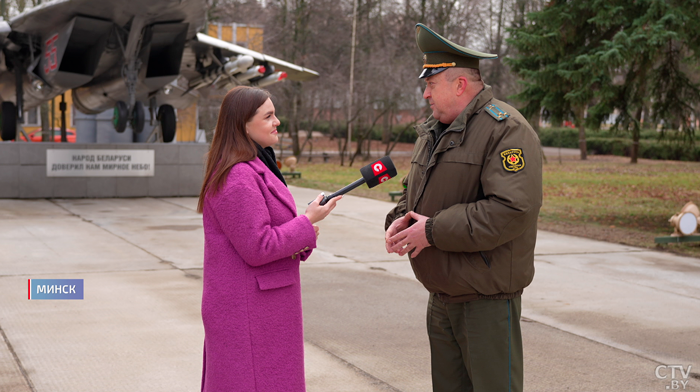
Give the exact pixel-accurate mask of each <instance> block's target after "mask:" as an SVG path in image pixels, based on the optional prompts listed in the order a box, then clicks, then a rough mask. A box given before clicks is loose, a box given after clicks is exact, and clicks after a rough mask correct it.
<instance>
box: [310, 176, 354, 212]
mask: <svg viewBox="0 0 700 392" xmlns="http://www.w3.org/2000/svg"><path fill="white" fill-rule="evenodd" d="M365 182H366V181H365V179H364V178H360V179H359V180H357V181H355V182H353V183H352V184H350V185H346V186H344V187H343V188H342V189H341V190H339V191H337V192H335V193H332V194H330V195H328V196H326V197H324V198H323V200H321V202H320V203H319V204H320V205H322V206H323V205H326V203H328V202H329V201H330V200H331V199H332V198H334V197H338V196H340V195H344V194H346V193H348V192H350V191H351V190H353V189H355V188H357V187H358V186H360V185H362V184H364V183H365Z"/></svg>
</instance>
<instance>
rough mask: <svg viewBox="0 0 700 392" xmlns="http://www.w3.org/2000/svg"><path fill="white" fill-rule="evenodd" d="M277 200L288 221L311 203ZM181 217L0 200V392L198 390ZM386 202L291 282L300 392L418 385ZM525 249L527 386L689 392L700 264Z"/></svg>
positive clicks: (412, 323)
mask: <svg viewBox="0 0 700 392" xmlns="http://www.w3.org/2000/svg"><path fill="white" fill-rule="evenodd" d="M326 191H332V190H326ZM292 192H293V193H294V196H295V199H296V200H297V206H298V208H299V210H300V211H303V209H304V207H305V206H306V203H307V202H308V201H310V200H312V199H313V198H314V197H315V196H316V194H317V193H318V191H314V190H309V189H302V188H295V187H292ZM195 206H196V199H195V198H162V199H153V198H144V199H72V200H0V249H2V252H0V332H1V333H0V392H4V391H12V392H26V391H39V392H62V391H66V392H68V391H70V392H82V391H85V392H95V391H109V392H120V391H124V392H135V391H144V392H145V391H148V392H157V391H164V392H166V391H167V392H177V391H183V392H184V391H196V390H198V388H199V383H200V375H201V356H202V339H203V329H202V326H201V318H200V313H199V305H200V299H201V289H202V287H201V284H202V283H201V273H202V270H201V268H202V244H203V234H202V220H201V215H198V214H197V213H196V212H195V211H194V209H195ZM391 206H392V204H391V203H386V202H380V201H374V200H368V199H363V198H357V197H352V196H346V198H345V199H344V200H343V201H342V203H341V204H339V207H338V208H337V209H336V210H335V211H334V213H333V214H332V215H331V216H330V217H329V218H328V219H326V220H325V221H323V222H321V224H320V226H321V237H320V238H319V249H317V250H316V251H315V252H314V254H313V256H312V257H311V258H310V259H309V260H308V261H307V262H306V263H304V264H303V265H302V270H301V272H302V281H303V282H302V284H303V296H304V298H303V300H304V317H305V339H306V341H305V349H306V362H307V367H306V368H307V384H308V390H309V392H326V391H333V392H335V391H348V392H355V391H358V392H364V391H368V392H371V391H406V392H408V391H429V390H430V385H431V384H430V374H429V365H428V364H429V351H428V342H427V337H426V333H425V321H424V317H425V306H426V301H427V293H426V291H425V289H423V287H422V286H421V285H420V284H419V283H418V282H417V281H416V280H415V278H414V277H413V273H412V272H411V269H410V265H409V263H408V262H407V261H406V259H404V258H400V257H398V256H395V255H388V254H387V253H386V252H385V250H384V246H383V221H384V214H385V213H386V211H388V210H389V209H390V208H391ZM536 254H537V255H536V268H537V272H536V276H535V281H534V282H533V284H532V285H531V286H530V287H529V288H528V289H526V291H525V295H524V297H523V317H524V319H523V337H524V345H525V356H526V358H525V361H526V375H525V386H526V390H528V391H664V390H670V389H672V387H673V386H674V385H676V386H678V388H677V389H679V390H682V387H681V385H683V384H681V382H686V383H687V386H686V388H685V389H686V390H697V389H699V388H700V380H699V379H698V378H697V377H698V373H700V333H698V332H699V331H700V260H698V259H693V258H685V257H678V256H673V255H670V254H666V253H659V252H654V251H648V250H643V249H637V248H632V247H628V246H623V245H616V244H609V243H604V242H598V241H592V240H586V239H581V238H576V237H570V236H564V235H559V234H553V233H547V232H540V233H539V238H538V245H537V249H536ZM28 278H32V279H40V278H76V279H84V282H85V299H84V300H82V301H28V300H27V298H26V295H27V279H28ZM660 365H661V366H665V365H680V366H682V367H683V369H684V371H685V370H687V369H688V366H691V367H692V368H691V373H692V374H691V375H690V376H689V378H688V379H683V377H682V375H681V374H680V371H679V370H676V374H675V376H676V379H675V380H672V379H671V370H670V368H666V367H662V368H659V375H660V376H665V377H666V378H665V379H658V378H657V376H656V374H655V373H656V369H657V367H658V366H660ZM674 381H675V382H677V383H676V384H673V382H674ZM667 387H668V388H667Z"/></svg>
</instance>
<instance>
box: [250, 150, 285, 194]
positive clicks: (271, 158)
mask: <svg viewBox="0 0 700 392" xmlns="http://www.w3.org/2000/svg"><path fill="white" fill-rule="evenodd" d="M254 143H255V142H254ZM255 147H257V149H258V158H260V160H261V161H263V163H264V164H265V166H267V168H268V169H270V171H271V172H272V174H274V175H275V176H276V177H277V178H279V179H280V181H282V183H283V184H284V186H287V182H286V181H285V180H284V177H283V176H282V173H280V169H279V168H278V167H277V158H275V150H273V149H272V147H265V148H262V147H261V146H260V145H259V144H258V143H255Z"/></svg>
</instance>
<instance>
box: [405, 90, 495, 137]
mask: <svg viewBox="0 0 700 392" xmlns="http://www.w3.org/2000/svg"><path fill="white" fill-rule="evenodd" d="M492 99H493V90H492V89H491V86H489V85H488V84H484V89H483V90H481V91H480V92H479V94H477V95H476V97H474V99H472V100H471V102H469V104H468V105H467V106H466V107H465V108H464V110H462V112H461V113H460V114H459V115H458V116H457V118H455V120H454V121H452V124H450V126H449V127H447V129H446V130H445V132H451V131H457V132H461V131H463V130H464V129H466V125H467V123H468V122H469V119H470V118H471V117H472V115H474V114H476V113H478V112H479V111H481V109H482V108H483V107H484V106H486V104H487V103H489V102H490V101H491V100H492ZM437 123H438V120H436V119H435V117H433V116H432V114H431V115H430V117H428V119H427V120H426V121H425V122H424V123H423V124H421V125H419V126H418V127H416V131H417V132H418V135H419V136H421V137H422V136H424V135H426V134H427V133H428V132H430V131H431V130H432V129H433V128H434V127H435V126H436V125H437Z"/></svg>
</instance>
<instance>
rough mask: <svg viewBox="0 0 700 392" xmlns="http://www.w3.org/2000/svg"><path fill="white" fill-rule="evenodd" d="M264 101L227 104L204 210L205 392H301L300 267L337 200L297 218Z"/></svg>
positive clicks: (250, 95)
mask: <svg viewBox="0 0 700 392" xmlns="http://www.w3.org/2000/svg"><path fill="white" fill-rule="evenodd" d="M279 123H280V122H279V120H278V119H277V117H276V116H275V107H274V105H273V104H272V101H271V100H270V95H269V93H268V92H267V91H265V90H261V89H258V88H252V87H236V88H234V89H233V90H231V91H230V92H229V93H228V94H227V95H226V97H225V98H224V100H223V102H222V104H221V110H220V112H219V119H218V122H217V125H216V133H215V134H214V139H213V140H212V144H211V149H210V151H209V155H208V158H207V171H206V175H205V181H204V184H203V186H202V192H201V194H200V197H199V205H198V210H199V211H200V212H202V213H203V220H204V278H203V281H204V282H203V283H204V289H203V294H202V320H203V322H204V366H203V371H202V391H206V392H231V391H235V392H247V391H259V392H268V391H285V392H295V391H304V390H305V383H304V340H303V329H302V315H301V288H300V281H299V262H300V261H303V260H306V259H307V258H308V257H309V255H310V254H311V250H312V249H313V248H315V247H316V238H317V236H318V227H317V226H315V225H314V223H316V222H318V221H320V220H322V219H323V218H325V217H326V216H327V215H328V214H329V213H330V212H331V210H332V209H333V208H334V207H335V201H336V199H334V200H332V201H330V202H329V203H327V204H326V205H325V206H320V205H319V202H320V200H321V199H322V195H319V197H318V198H316V200H315V201H314V202H313V203H312V204H311V205H310V206H309V207H308V208H307V209H306V212H305V213H304V215H300V216H297V209H296V205H295V203H294V199H293V198H292V194H291V193H290V192H289V190H288V189H287V186H286V183H285V181H284V178H283V177H282V175H281V174H280V172H279V169H278V168H277V164H276V160H275V157H274V152H273V151H272V148H271V146H272V145H273V144H275V143H277V141H278V136H277V126H278V125H279Z"/></svg>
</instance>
